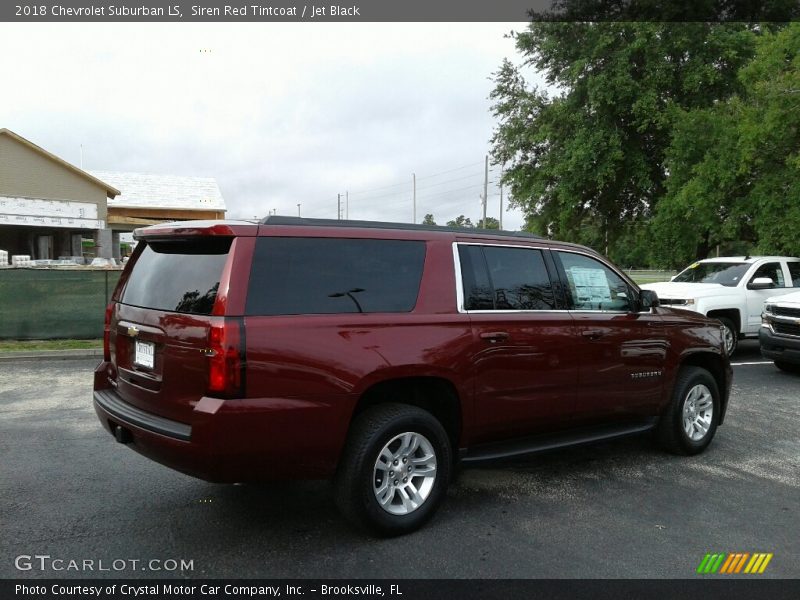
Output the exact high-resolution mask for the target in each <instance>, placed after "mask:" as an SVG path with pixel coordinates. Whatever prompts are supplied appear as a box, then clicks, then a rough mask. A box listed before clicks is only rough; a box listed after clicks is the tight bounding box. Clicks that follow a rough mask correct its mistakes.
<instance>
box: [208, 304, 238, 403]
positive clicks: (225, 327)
mask: <svg viewBox="0 0 800 600" xmlns="http://www.w3.org/2000/svg"><path fill="white" fill-rule="evenodd" d="M206 356H208V393H209V395H211V396H217V397H220V398H241V397H242V396H244V374H245V360H244V359H245V356H244V331H243V329H242V323H241V321H239V320H237V319H225V320H224V321H221V322H219V323H215V324H213V325H212V326H211V329H209V331H208V349H207V350H206Z"/></svg>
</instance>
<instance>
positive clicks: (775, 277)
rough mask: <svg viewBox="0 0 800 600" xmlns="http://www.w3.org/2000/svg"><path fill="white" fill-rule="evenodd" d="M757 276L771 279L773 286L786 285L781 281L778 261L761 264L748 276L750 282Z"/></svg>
mask: <svg viewBox="0 0 800 600" xmlns="http://www.w3.org/2000/svg"><path fill="white" fill-rule="evenodd" d="M759 277H766V278H767V279H771V280H772V284H773V285H774V286H775V287H779V288H782V287H786V284H785V283H784V281H783V269H781V264H780V263H767V264H765V265H761V266H760V267H758V269H757V270H756V272H755V273H754V274H753V276H752V277H751V278H750V283H753V281H755V280H756V279H758V278H759Z"/></svg>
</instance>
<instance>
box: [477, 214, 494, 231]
mask: <svg viewBox="0 0 800 600" xmlns="http://www.w3.org/2000/svg"><path fill="white" fill-rule="evenodd" d="M475 227H477V228H478V229H500V221H498V220H497V219H495V218H494V217H486V223H485V224H484V222H483V219H478V223H477V224H476V225H475Z"/></svg>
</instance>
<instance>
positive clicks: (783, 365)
mask: <svg viewBox="0 0 800 600" xmlns="http://www.w3.org/2000/svg"><path fill="white" fill-rule="evenodd" d="M775 366H776V367H778V368H779V369H780V370H781V371H786V372H787V373H800V365H799V364H797V363H788V362H783V361H782V360H776V361H775Z"/></svg>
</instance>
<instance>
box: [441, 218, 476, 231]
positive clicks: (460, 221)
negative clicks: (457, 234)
mask: <svg viewBox="0 0 800 600" xmlns="http://www.w3.org/2000/svg"><path fill="white" fill-rule="evenodd" d="M447 226H448V227H462V228H464V229H472V228H473V227H475V225H473V224H472V221H470V219H469V218H468V217H465V216H464V215H458V216H457V217H456V218H455V219H454V220H453V221H448V222H447Z"/></svg>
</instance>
